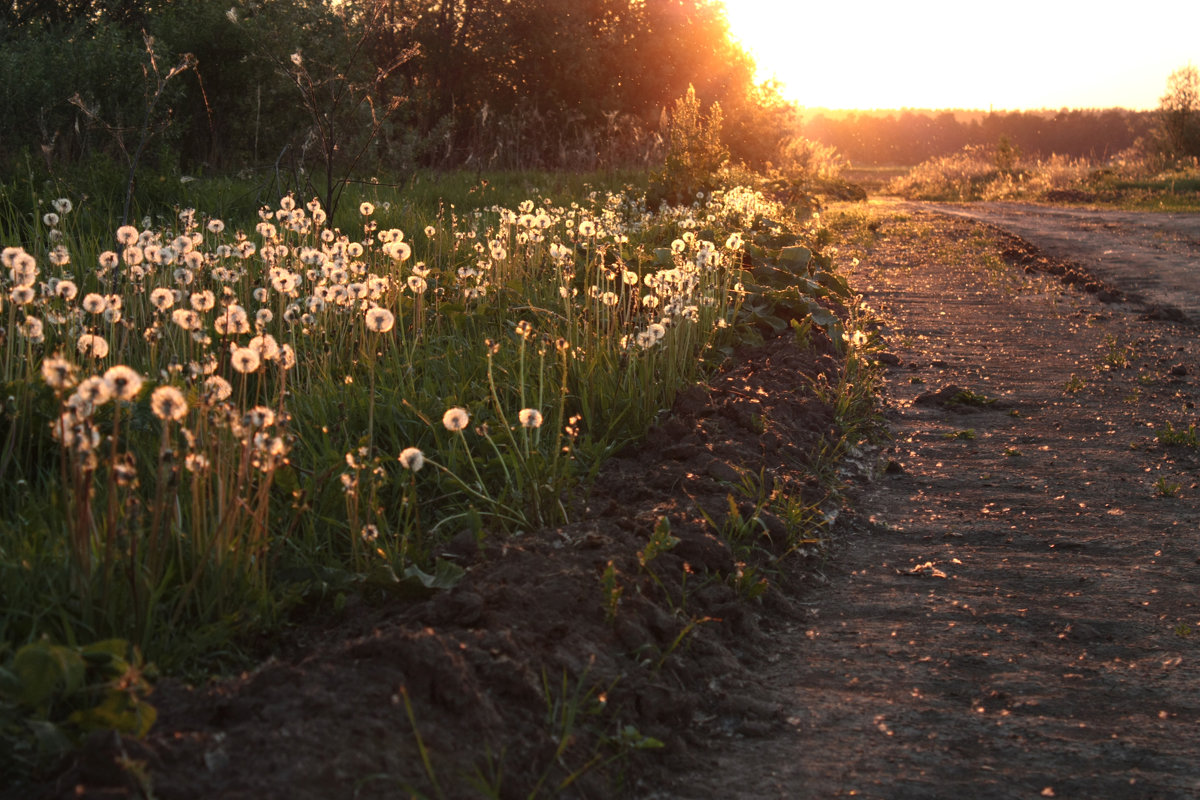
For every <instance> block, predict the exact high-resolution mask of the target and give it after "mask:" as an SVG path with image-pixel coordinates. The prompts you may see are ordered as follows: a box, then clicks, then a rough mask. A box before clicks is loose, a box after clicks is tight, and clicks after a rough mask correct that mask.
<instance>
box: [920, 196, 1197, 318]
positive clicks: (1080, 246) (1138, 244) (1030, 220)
mask: <svg viewBox="0 0 1200 800" xmlns="http://www.w3.org/2000/svg"><path fill="white" fill-rule="evenodd" d="M914 207H915V206H914ZM927 208H933V209H936V210H938V211H941V212H942V213H945V214H954V215H957V216H963V217H967V218H970V219H977V220H980V221H982V222H987V223H989V224H992V225H996V226H998V227H1000V228H1003V229H1005V230H1007V231H1011V232H1012V233H1015V234H1017V235H1018V236H1021V237H1023V238H1025V239H1026V240H1028V241H1030V242H1032V243H1033V244H1034V245H1036V246H1038V247H1039V248H1041V249H1042V250H1043V251H1045V252H1046V253H1048V254H1050V255H1052V256H1056V257H1058V258H1065V259H1069V260H1072V261H1076V262H1079V263H1080V264H1082V265H1083V266H1084V267H1086V268H1087V269H1088V270H1090V271H1091V272H1093V273H1094V274H1096V275H1097V276H1098V277H1099V278H1100V279H1101V280H1104V281H1109V282H1111V283H1114V284H1116V285H1117V286H1118V287H1120V288H1121V289H1122V290H1123V291H1124V292H1125V293H1126V294H1127V295H1128V296H1129V297H1130V298H1131V299H1134V300H1135V301H1137V302H1139V303H1140V304H1141V305H1143V306H1145V307H1149V308H1154V309H1155V312H1156V313H1157V314H1159V315H1162V314H1164V313H1166V314H1170V313H1171V312H1172V310H1173V309H1178V311H1179V312H1180V313H1181V314H1182V315H1183V316H1184V317H1186V318H1187V319H1189V320H1190V321H1191V322H1192V323H1194V324H1200V214H1197V213H1145V212H1137V211H1112V210H1105V209H1087V208H1061V207H1051V206H1037V205H1029V204H1025V203H964V204H949V203H939V204H930V205H929V206H927Z"/></svg>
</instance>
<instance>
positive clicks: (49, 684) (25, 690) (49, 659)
mask: <svg viewBox="0 0 1200 800" xmlns="http://www.w3.org/2000/svg"><path fill="white" fill-rule="evenodd" d="M86 672H87V670H86V667H85V665H84V663H83V658H82V657H81V656H80V655H79V653H78V652H75V651H74V650H72V649H70V648H67V647H61V646H58V645H52V644H50V643H49V642H45V641H42V642H31V643H30V644H27V645H25V646H24V647H22V648H21V649H20V650H18V651H17V654H16V656H15V657H14V658H13V663H12V673H13V675H15V676H16V678H17V680H18V681H19V682H20V684H21V691H20V693H19V695H18V701H19V702H21V703H22V704H24V705H26V706H29V707H31V708H43V707H45V706H48V705H49V703H50V700H51V698H52V697H53V696H54V694H55V693H56V692H60V693H62V694H64V695H70V694H74V693H75V692H77V691H79V689H80V688H82V687H83V684H84V679H85V677H86Z"/></svg>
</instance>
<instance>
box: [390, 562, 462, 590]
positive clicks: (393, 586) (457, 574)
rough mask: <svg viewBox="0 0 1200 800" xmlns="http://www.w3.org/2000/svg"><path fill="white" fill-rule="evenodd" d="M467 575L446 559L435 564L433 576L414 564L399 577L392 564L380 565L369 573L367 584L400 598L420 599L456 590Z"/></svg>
mask: <svg viewBox="0 0 1200 800" xmlns="http://www.w3.org/2000/svg"><path fill="white" fill-rule="evenodd" d="M465 574H466V570H464V569H463V568H462V567H460V566H458V565H457V564H455V563H453V562H450V561H446V560H444V559H438V560H437V561H436V562H435V563H434V568H433V574H430V573H428V572H425V571H424V570H422V569H421V568H420V567H418V566H417V565H416V564H412V565H410V566H408V567H407V568H406V569H405V570H404V574H403V575H400V576H398V575H396V572H395V570H393V569H392V567H391V565H390V564H380V565H377V566H375V567H374V568H372V569H371V571H370V572H368V573H367V584H368V585H370V586H376V587H378V588H380V589H383V590H384V591H386V592H388V593H390V594H394V595H397V596H399V597H407V598H413V599H420V598H424V597H429V596H431V595H433V594H434V593H436V592H438V591H441V590H444V589H452V588H454V586H456V585H457V584H458V582H459V581H460V580H462V577H463V575H465Z"/></svg>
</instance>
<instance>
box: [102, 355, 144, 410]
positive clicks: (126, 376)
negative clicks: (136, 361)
mask: <svg viewBox="0 0 1200 800" xmlns="http://www.w3.org/2000/svg"><path fill="white" fill-rule="evenodd" d="M104 380H105V381H107V382H108V384H109V386H111V387H112V392H113V396H114V397H116V398H117V399H118V400H123V401H126V402H130V401H132V400H133V399H134V398H136V397H137V396H138V392H140V391H141V390H142V376H141V375H140V374H138V371H137V370H135V369H133V368H132V367H129V366H126V365H124V364H116V365H115V366H112V367H109V368H108V370H106V371H105V373H104Z"/></svg>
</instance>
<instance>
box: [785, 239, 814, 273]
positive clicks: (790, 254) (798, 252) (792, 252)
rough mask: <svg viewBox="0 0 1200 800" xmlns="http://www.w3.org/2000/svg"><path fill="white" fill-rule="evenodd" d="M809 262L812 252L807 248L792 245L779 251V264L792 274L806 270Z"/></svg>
mask: <svg viewBox="0 0 1200 800" xmlns="http://www.w3.org/2000/svg"><path fill="white" fill-rule="evenodd" d="M810 261H812V250H809V249H808V248H807V247H801V246H800V245H793V246H791V247H785V248H783V249H782V250H780V251H779V263H780V264H781V265H783V266H784V267H786V268H787V269H789V270H791V271H792V272H799V271H801V270H806V269H808V264H809V262H810Z"/></svg>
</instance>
